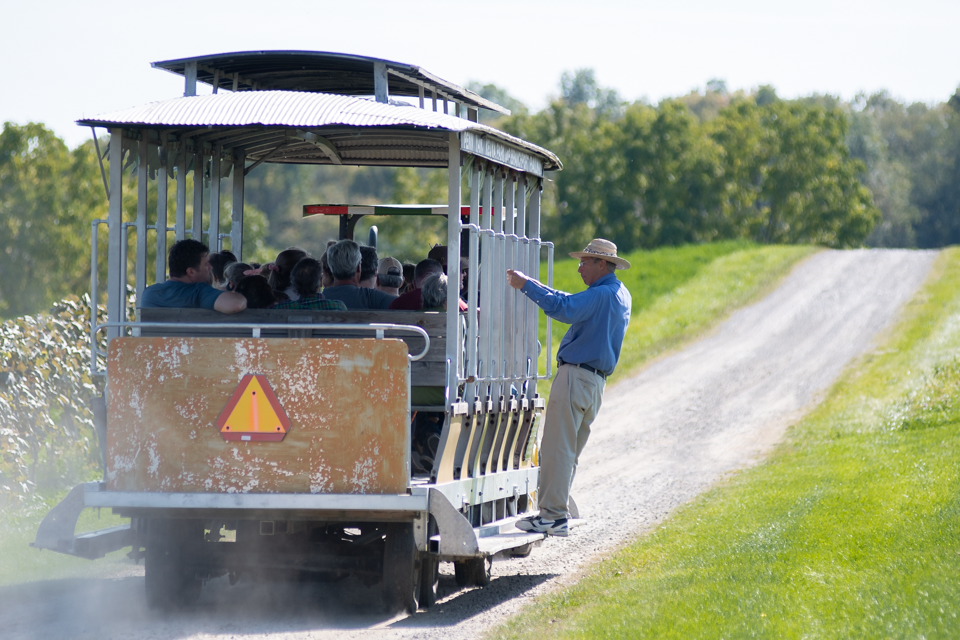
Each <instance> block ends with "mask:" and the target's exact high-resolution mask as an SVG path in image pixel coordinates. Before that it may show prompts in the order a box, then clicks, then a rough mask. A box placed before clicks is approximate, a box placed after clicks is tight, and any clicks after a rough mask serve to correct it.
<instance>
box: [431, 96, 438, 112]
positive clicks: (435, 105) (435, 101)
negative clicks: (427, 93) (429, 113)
mask: <svg viewBox="0 0 960 640" xmlns="http://www.w3.org/2000/svg"><path fill="white" fill-rule="evenodd" d="M431 93H432V94H433V110H434V111H436V110H437V92H436V91H431Z"/></svg>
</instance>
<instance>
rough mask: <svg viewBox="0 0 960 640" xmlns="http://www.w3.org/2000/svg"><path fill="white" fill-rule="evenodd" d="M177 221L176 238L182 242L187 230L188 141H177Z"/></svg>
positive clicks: (175, 224)
mask: <svg viewBox="0 0 960 640" xmlns="http://www.w3.org/2000/svg"><path fill="white" fill-rule="evenodd" d="M177 146H178V147H179V148H178V150H177V221H176V222H175V223H174V226H175V227H176V230H175V231H174V238H175V239H176V241H177V242H180V241H181V240H183V239H184V238H185V237H186V232H187V141H186V140H182V139H181V140H180V142H178V143H177Z"/></svg>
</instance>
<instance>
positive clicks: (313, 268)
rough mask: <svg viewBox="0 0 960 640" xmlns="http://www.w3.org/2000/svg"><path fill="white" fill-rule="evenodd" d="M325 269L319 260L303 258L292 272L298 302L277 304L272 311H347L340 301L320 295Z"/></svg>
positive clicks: (291, 280)
mask: <svg viewBox="0 0 960 640" xmlns="http://www.w3.org/2000/svg"><path fill="white" fill-rule="evenodd" d="M322 273H323V267H322V266H321V265H320V261H319V260H314V259H313V258H303V259H302V260H300V262H298V263H297V266H295V267H294V268H293V271H291V272H290V282H291V284H292V285H293V288H294V290H295V291H296V292H297V295H298V298H297V299H296V300H286V301H284V302H277V303H276V304H274V305H273V306H272V307H270V308H271V309H318V310H321V311H346V310H347V305H345V304H343V303H342V302H340V301H339V300H327V299H326V298H324V297H323V294H322V293H320V279H321V277H322Z"/></svg>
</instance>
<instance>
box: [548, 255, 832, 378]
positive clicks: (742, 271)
mask: <svg viewBox="0 0 960 640" xmlns="http://www.w3.org/2000/svg"><path fill="white" fill-rule="evenodd" d="M816 250H817V249H816V248H814V247H809V246H758V245H756V244H753V243H749V242H730V241H728V242H717V243H714V244H707V245H688V246H683V247H667V248H663V249H658V250H656V251H637V252H634V253H632V254H628V255H626V256H624V257H626V258H627V259H628V260H629V261H630V265H631V266H630V269H628V270H626V271H617V274H616V275H617V277H618V278H619V279H620V280H621V281H622V282H623V283H624V284H625V285H626V286H627V289H628V290H629V291H630V296H631V297H632V298H633V308H632V310H631V317H630V327H629V328H628V330H627V335H626V337H625V338H624V342H623V349H622V351H621V353H620V362H619V363H618V365H617V370H616V371H615V372H614V374H613V376H611V378H610V380H609V382H608V384H610V383H614V382H616V381H617V380H619V379H621V378H623V377H625V376H626V375H629V374H630V373H631V372H634V371H636V370H637V368H638V367H641V366H643V365H644V364H645V363H647V362H648V361H650V359H652V358H655V357H656V356H658V355H660V354H662V353H664V352H666V351H668V350H670V349H673V348H675V347H677V346H679V345H681V344H684V343H686V342H689V341H690V340H692V339H695V338H696V337H698V336H700V335H702V334H703V333H704V332H705V331H707V330H709V329H710V328H712V327H714V326H715V325H716V324H717V323H718V322H719V321H721V320H723V319H724V318H726V317H727V315H729V314H730V312H731V311H733V310H734V309H736V308H738V307H742V306H743V305H745V304H747V303H749V302H752V301H754V300H757V299H759V298H760V297H762V296H763V295H764V294H765V293H767V292H769V291H770V290H771V289H772V288H773V287H774V286H776V284H777V283H778V282H779V281H780V279H781V278H782V277H783V276H785V275H786V274H787V273H789V271H790V269H792V268H793V266H794V265H795V264H796V263H797V262H798V261H799V260H801V259H803V258H805V257H807V256H809V255H811V254H812V253H814V252H815V251H816ZM577 262H578V261H576V260H573V259H570V258H567V259H564V260H557V262H556V263H555V264H554V269H553V271H554V281H553V285H554V288H556V289H560V290H562V291H567V292H570V293H576V292H579V291H583V290H584V289H586V287H585V286H584V284H583V281H582V280H581V279H580V274H578V273H577ZM541 274H542V275H543V278H544V281H546V265H543V266H542V267H541ZM567 326H568V325H565V324H562V323H559V322H554V323H553V349H552V359H553V360H552V361H553V362H554V363H555V362H556V353H557V348H558V347H559V346H560V340H561V339H562V338H563V335H564V333H566V329H567ZM540 342H541V343H543V344H545V343H546V320H545V319H544V318H543V316H542V314H541V321H540ZM545 362H546V357H545V356H541V357H540V372H541V373H543V372H544V371H545V370H546V369H545ZM538 391H539V392H540V394H541V395H543V396H547V397H549V393H550V387H549V382H548V381H544V382H541V383H540V386H539V387H538Z"/></svg>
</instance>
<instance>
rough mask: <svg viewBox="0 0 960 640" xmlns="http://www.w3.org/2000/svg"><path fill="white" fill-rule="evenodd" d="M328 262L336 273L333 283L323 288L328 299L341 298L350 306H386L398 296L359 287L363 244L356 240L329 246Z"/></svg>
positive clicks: (333, 272) (382, 307) (361, 307)
mask: <svg viewBox="0 0 960 640" xmlns="http://www.w3.org/2000/svg"><path fill="white" fill-rule="evenodd" d="M327 264H328V265H329V266H330V272H331V273H332V274H333V285H332V286H329V287H327V288H326V289H324V290H323V295H324V296H325V297H326V298H327V300H340V301H341V302H343V303H344V304H345V305H347V309H386V308H388V307H389V306H390V303H391V302H393V301H394V300H396V299H397V298H395V297H394V296H391V295H388V294H386V293H383V292H382V291H377V290H376V289H361V288H360V245H358V244H357V243H356V242H354V241H353V240H341V241H340V242H338V243H336V244H335V245H333V246H332V247H330V248H329V249H327Z"/></svg>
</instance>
